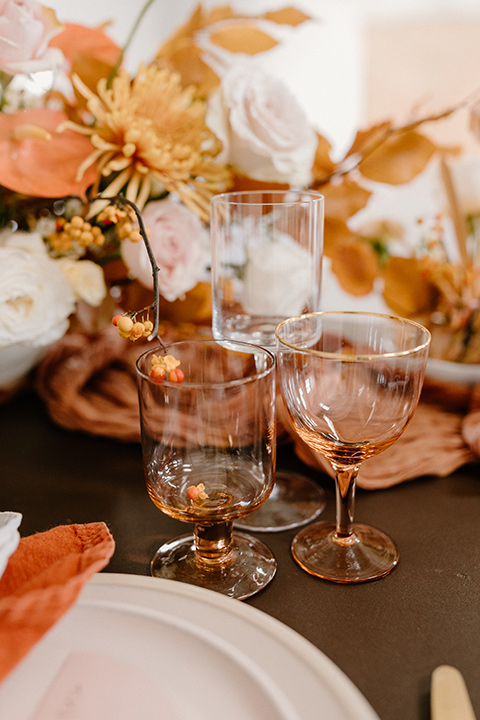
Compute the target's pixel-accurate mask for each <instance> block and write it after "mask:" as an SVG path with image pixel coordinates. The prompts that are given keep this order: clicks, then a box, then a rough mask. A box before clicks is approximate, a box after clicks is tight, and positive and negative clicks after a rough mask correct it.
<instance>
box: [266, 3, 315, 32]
mask: <svg viewBox="0 0 480 720" xmlns="http://www.w3.org/2000/svg"><path fill="white" fill-rule="evenodd" d="M311 19H312V18H310V17H309V16H308V15H305V13H303V12H302V11H301V10H299V9H298V8H296V7H291V6H290V7H286V8H283V9H282V10H273V11H272V12H267V13H265V20H270V21H271V22H274V23H278V24H279V25H292V26H293V27H296V26H297V25H301V24H302V23H303V22H305V20H311Z"/></svg>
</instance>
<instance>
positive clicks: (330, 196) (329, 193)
mask: <svg viewBox="0 0 480 720" xmlns="http://www.w3.org/2000/svg"><path fill="white" fill-rule="evenodd" d="M320 191H321V193H322V195H323V196H324V197H325V212H326V214H327V215H328V216H329V217H330V218H335V219H336V220H343V221H346V220H348V218H350V217H352V215H355V213H357V212H358V211H359V210H361V209H362V208H364V207H365V205H366V204H367V203H368V200H369V198H370V196H371V194H372V193H371V192H370V191H369V190H366V189H365V188H363V187H361V186H360V185H358V184H357V183H356V182H354V181H353V180H349V179H348V178H347V177H343V178H342V181H341V183H340V184H335V185H334V184H333V183H329V184H328V185H324V186H323V187H322V188H320Z"/></svg>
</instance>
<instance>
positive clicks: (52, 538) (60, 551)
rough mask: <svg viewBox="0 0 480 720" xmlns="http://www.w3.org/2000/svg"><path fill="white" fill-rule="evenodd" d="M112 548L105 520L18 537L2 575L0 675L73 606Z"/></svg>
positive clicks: (112, 543)
mask: <svg viewBox="0 0 480 720" xmlns="http://www.w3.org/2000/svg"><path fill="white" fill-rule="evenodd" d="M114 549H115V542H114V540H113V537H112V535H111V534H110V532H109V530H108V528H107V526H106V525H105V523H101V522H99V523H90V524H87V525H61V526H59V527H56V528H53V529H52V530H48V531H46V532H43V533H37V534H35V535H30V536H29V537H25V538H21V539H20V542H19V545H18V548H17V550H16V551H15V552H14V553H13V555H12V556H11V557H10V560H9V562H8V565H7V567H6V569H5V572H4V574H3V576H2V578H1V579H0V681H1V680H3V678H4V677H5V676H6V675H7V674H8V673H9V672H10V671H11V670H12V669H13V668H14V667H15V665H16V664H17V663H18V662H19V661H20V660H21V659H22V658H23V657H24V656H25V655H26V654H27V653H28V651H29V650H30V649H31V648H32V647H33V646H34V644H35V643H36V642H38V640H40V638H41V637H42V636H43V635H44V634H45V633H46V632H47V631H48V630H49V629H50V628H51V627H52V626H53V625H54V624H55V623H56V622H57V620H59V619H60V617H61V616H62V615H64V613H66V611H67V610H69V608H70V607H72V605H73V604H74V602H75V600H76V599H77V596H78V594H79V593H80V591H81V589H82V588H83V586H84V585H85V583H86V582H87V580H89V578H90V577H91V576H92V575H93V574H94V573H96V572H98V571H99V570H101V569H102V568H103V567H105V565H106V564H107V563H108V561H109V560H110V558H111V556H112V555H113V551H114Z"/></svg>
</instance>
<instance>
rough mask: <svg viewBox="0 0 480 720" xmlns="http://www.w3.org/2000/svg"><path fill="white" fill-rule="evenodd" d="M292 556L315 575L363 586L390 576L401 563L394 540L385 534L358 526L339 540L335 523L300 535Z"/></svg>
mask: <svg viewBox="0 0 480 720" xmlns="http://www.w3.org/2000/svg"><path fill="white" fill-rule="evenodd" d="M291 549H292V555H293V557H294V559H295V560H296V562H297V563H298V564H299V565H300V567H301V568H303V569H304V570H306V571H307V572H308V573H310V574H311V575H316V576H317V577H320V578H323V579H324V580H331V581H332V582H338V583H361V582H367V581H370V580H377V579H378V578H381V577H384V576H385V575H388V574H389V573H390V572H391V571H392V570H393V569H394V567H395V566H396V565H397V563H398V559H399V553H398V549H397V547H396V545H395V543H394V542H393V540H392V539H391V538H390V537H389V536H388V535H386V534H385V533H384V532H382V531H381V530H377V528H374V527H371V526H370V525H363V524H360V523H354V524H353V525H352V535H351V536H350V537H349V538H338V536H337V533H336V526H335V523H329V522H318V523H315V524H314V525H309V526H308V527H307V528H304V529H303V530H301V531H300V532H298V533H297V534H296V536H295V537H294V539H293V542H292V546H291Z"/></svg>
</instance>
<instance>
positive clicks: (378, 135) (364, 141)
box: [345, 122, 392, 157]
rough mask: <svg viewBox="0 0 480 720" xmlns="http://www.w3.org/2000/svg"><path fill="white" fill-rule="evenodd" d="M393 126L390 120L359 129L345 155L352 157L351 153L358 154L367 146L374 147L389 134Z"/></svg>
mask: <svg viewBox="0 0 480 720" xmlns="http://www.w3.org/2000/svg"><path fill="white" fill-rule="evenodd" d="M391 127H392V124H391V123H390V122H382V123H379V124H378V125H373V126H372V127H371V128H368V129H367V130H358V131H357V134H356V135H355V139H354V141H353V144H352V146H351V148H350V150H349V151H348V152H347V154H346V155H345V157H350V156H351V155H356V154H357V153H360V154H361V153H363V152H364V151H365V149H366V148H369V147H374V146H375V145H376V144H377V143H378V142H380V141H381V140H383V139H384V138H385V137H386V136H387V133H388V131H389V130H390V129H391Z"/></svg>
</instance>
